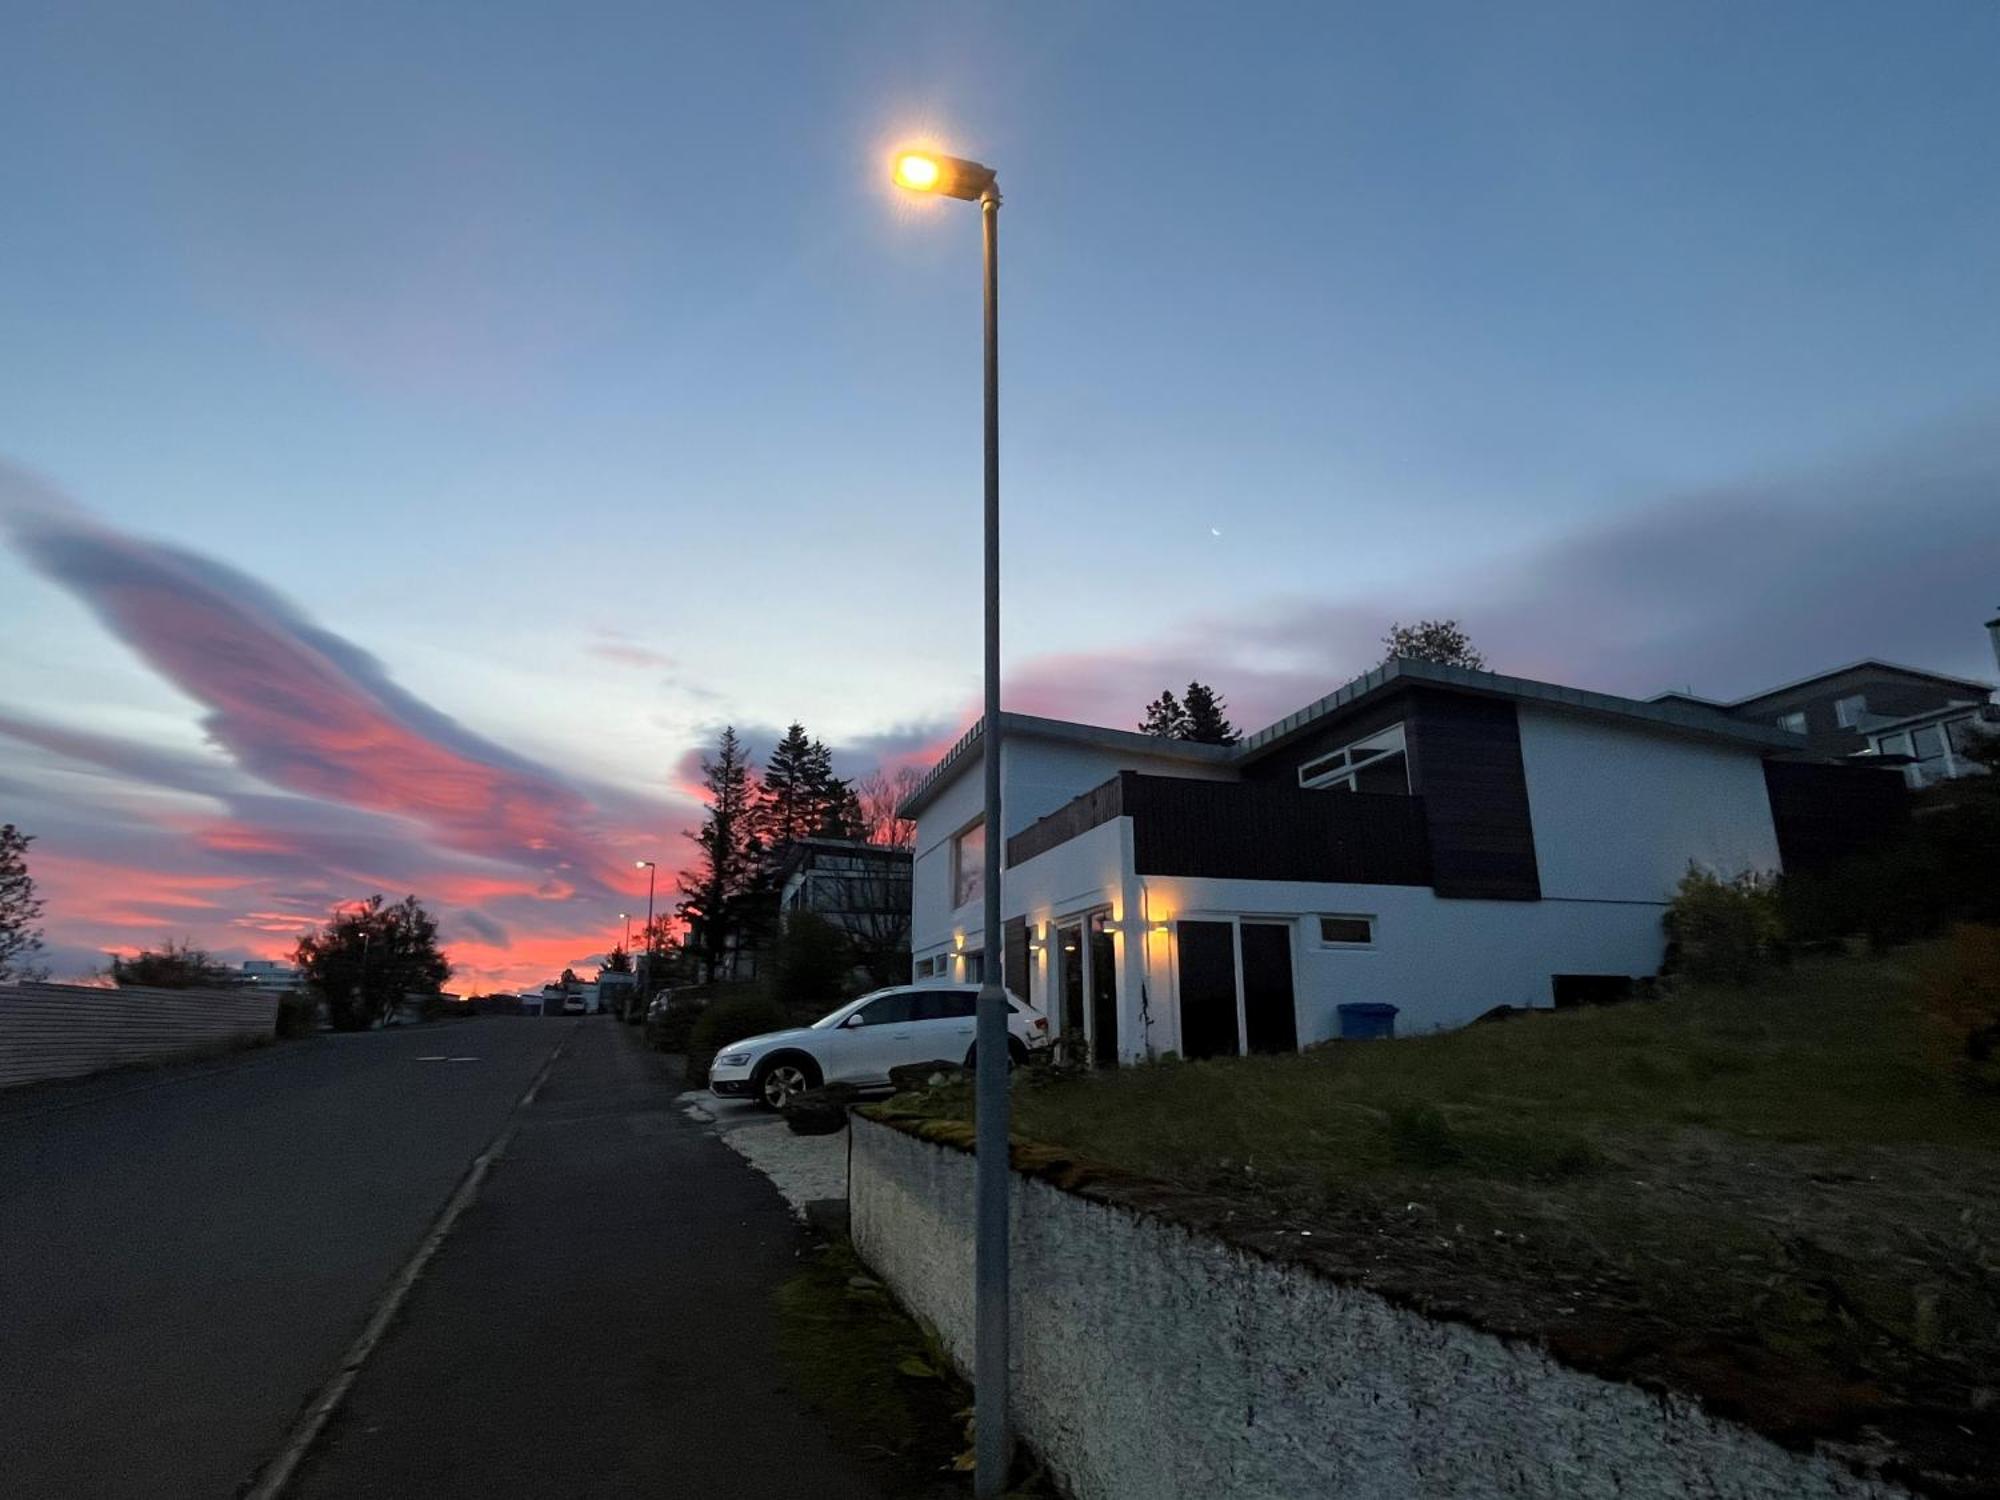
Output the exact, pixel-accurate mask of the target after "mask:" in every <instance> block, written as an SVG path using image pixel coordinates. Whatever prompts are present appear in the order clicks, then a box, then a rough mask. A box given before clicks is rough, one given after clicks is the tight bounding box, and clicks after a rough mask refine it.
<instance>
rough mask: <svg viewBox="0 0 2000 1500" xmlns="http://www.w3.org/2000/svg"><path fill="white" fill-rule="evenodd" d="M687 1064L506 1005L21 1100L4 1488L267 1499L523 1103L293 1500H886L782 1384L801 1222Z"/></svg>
mask: <svg viewBox="0 0 2000 1500" xmlns="http://www.w3.org/2000/svg"><path fill="white" fill-rule="evenodd" d="M566 1038H567V1039H568V1042H569V1045H568V1047H567V1048H566V1049H565V1050H564V1052H563V1053H562V1055H561V1057H560V1058H559V1060H558V1061H557V1062H556V1064H555V1066H554V1068H553V1070H552V1072H551V1073H550V1075H549V1078H548V1081H547V1083H546V1084H545V1086H544V1088H543V1090H542V1092H541V1094H540V1096H539V1097H538V1099H537V1100H536V1102H535V1104H534V1105H532V1106H531V1107H529V1108H528V1109H526V1110H523V1111H521V1112H519V1113H518V1114H515V1113H514V1107H515V1104H516V1102H517V1101H518V1100H519V1099H520V1097H521V1095H522V1094H523V1092H524V1091H525V1090H526V1089H527V1088H528V1087H529V1085H530V1083H531V1082H532V1081H533V1080H534V1078H535V1077H536V1076H537V1074H538V1073H539V1072H540V1070H541V1068H542V1066H543V1064H544V1063H545V1062H546V1061H547V1060H548V1058H549V1056H550V1054H551V1053H552V1052H553V1051H554V1050H555V1049H556V1047H557V1046H558V1045H559V1044H561V1043H562V1042H564V1040H565V1039H566ZM665 1067H666V1064H665V1062H664V1060H663V1059H659V1058H656V1057H653V1056H652V1055H650V1054H647V1053H644V1052H642V1051H640V1050H639V1049H638V1048H637V1047H636V1046H634V1044H633V1039H632V1037H631V1036H630V1033H629V1032H628V1031H627V1030H626V1029H625V1028H622V1027H619V1026H617V1025H616V1023H614V1022H612V1021H611V1020H609V1019H608V1018H598V1017H592V1018H590V1019H588V1020H581V1021H578V1020H567V1019H547V1020H532V1019H520V1018H509V1017H494V1018H490V1019H482V1020H477V1021H467V1022H457V1023H447V1024H441V1025H433V1026H425V1027H416V1028H411V1029H409V1030H407V1031H392V1032H377V1033H368V1034H362V1035H357V1036H325V1037H318V1038H314V1039H312V1040H309V1041H304V1042H298V1043H293V1044H288V1045H285V1046H283V1047H279V1048H274V1049H272V1050H270V1051H268V1052H262V1053H258V1054H254V1055H252V1056H250V1057H248V1058H246V1059H238V1060H234V1061H231V1062H229V1063H225V1064H221V1065H207V1066H199V1067H194V1068H189V1069H182V1070H177V1071H173V1072H169V1073H164V1074H160V1075H152V1076H143V1075H142V1076H137V1077H126V1078H123V1079H111V1080H105V1081H103V1082H102V1083H99V1084H92V1085H84V1086H81V1087H77V1088H70V1089H59V1090H53V1091H49V1092H45V1093H36V1094H34V1095H31V1096H29V1097H26V1098H13V1099H9V1100H7V1101H5V1102H4V1103H0V1491H4V1493H5V1494H6V1495H7V1496H9V1497H10V1500H13V1497H20V1500H39V1497H43V1496H48V1497H58V1496H60V1497H63V1500H96V1497H103V1500H122V1497H126V1496H134V1497H138V1496H144V1497H148V1500H173V1497H181V1496H186V1497H191V1500H192V1497H200V1500H226V1497H229V1496H232V1495H234V1494H236V1493H237V1492H238V1491H239V1490H240V1489H241V1488H242V1487H243V1485H244V1484H245V1482H246V1481H247V1480H248V1479H249V1478H250V1477H251V1475H252V1474H253V1473H254V1472H255V1471H256V1470H257V1469H258V1467H259V1466H260V1465H261V1464H263V1463H264V1462H266V1461H267V1460H268V1459H269V1458H270V1457H271V1456H272V1454H273V1453H274V1452H276V1451H277V1450H278V1449H279V1447H280V1446H281V1444H282V1442H283V1440H284V1438H285V1435H286V1433H287V1432H288V1430H289V1429H290V1428H291V1427H292V1424H293V1423H294V1421H295V1420H296V1418H297V1417H298V1415H299V1412H300V1411H301V1409H302V1407H303V1406H304V1404H305V1403H306V1402H307V1401H308V1399H309V1397H310V1396H311V1395H312V1394H313V1393H314V1392H315V1391H316V1390H318V1389H319V1388H320V1386H321V1385H322V1383H323V1382H324V1381H325V1380H326V1379H327V1377H328V1376H329V1375H330V1374H331V1373H332V1371H333V1369H334V1368H335V1366H336V1365H337V1363H338V1361H339V1358H340V1355H341V1354H342V1352H343V1351H344V1350H345V1349H346V1348H347V1346H348V1344H349V1343H350V1341H351V1340H352V1339H353V1337H354V1335H355V1334H356V1332H357V1331H358V1330H359V1329H360V1327H361V1326H362V1325H363V1323H364V1322H365V1320H366V1318H367V1317H368V1315H369V1313H370V1311H371V1309H372V1307H373V1305H374V1304H375V1302H376V1300H377V1298H378V1297H379V1295H380V1294H381V1292H382V1291H383V1289H384V1288H385V1287H386V1286H387V1285H388V1284H389V1283H390V1282H391V1281H392V1280H393V1279H394V1278H395V1276H396V1274H397V1272H398V1270H399V1269H400V1268H401V1267H402V1266H403V1264H404V1263H405V1262H406V1261H407V1260H408V1258H409V1257H410V1255H411V1254H412V1252H413V1251H414V1250H415V1249H416V1247H417V1246H418V1245H419V1244H420V1243H421V1241H422V1240H423V1238H424V1235H425V1232H426V1231H427V1230H428V1229H429V1227H430V1226H431V1224H432V1222H433V1221H434V1219H435V1218H436V1216H437V1214H438V1211H439V1210H440V1208H441V1207H442V1206H443V1205H444V1203H445V1202H446V1200H447V1199H448V1198H449V1197H450V1195H451V1193H452V1191H453V1189H454V1187H456V1186H457V1184H458V1183H459V1181H460V1180H461V1179H462V1178H463V1176H464V1174H465V1172H466V1169H467V1167H468V1166H469V1164H470V1163H471V1162H472V1160H473V1159H474V1158H475V1157H476V1156H478V1154H479V1153H480V1152H481V1151H483V1150H485V1149H486V1148H487V1147H488V1146H489V1145H491V1144H492V1142H493V1141H494V1139H495V1138H496V1137H497V1136H498V1135H499V1134H500V1133H501V1132H502V1131H503V1130H504V1129H506V1128H507V1126H508V1124H509V1122H510V1117H511V1119H512V1123H513V1125H514V1128H515V1134H514V1136H513V1138H512V1143H511V1144H510V1146H509V1149H508V1150H507V1152H506V1153H505V1154H504V1155H503V1156H502V1157H501V1158H500V1160H499V1161H498V1163H497V1164H496V1165H495V1166H494V1168H493V1170H492V1171H491V1172H490V1174H489V1175H488V1176H487V1178H486V1180H485V1183H484V1185H483V1186H482V1188H481V1191H480V1194H479V1196H478V1197H477V1198H476V1199H475V1200H474V1201H473V1204H472V1206H471V1207H470V1208H469V1209H468V1210H467V1211H466V1212H465V1214H464V1215H463V1216H462V1217H461V1218H460V1219H459V1221H458V1223H457V1226H456V1228H455V1229H454V1231H453V1233H452V1234H451V1236H450V1237H449V1238H448V1239H447V1240H446V1241H445V1243H444V1245H443V1248H442V1249H441V1250H440V1251H439V1252H438V1254H437V1256H436V1257H435V1258H434V1259H433V1260H432V1261H431V1262H430V1264H429V1267H428V1269H427V1270H426V1272H425V1274H424V1276H423V1278H422V1279H421V1280H420V1281H419V1282H418V1283H417V1286H416V1289H415V1291H414V1292H413V1293H412V1295H411V1296H410V1299H409V1301H408V1302H407V1303H406V1304H405V1306H404V1308H403V1313H402V1316H401V1317H400V1318H399V1320H398V1322H397V1324H396V1326H395V1328H394V1329H393V1330H392V1331H391V1333H390V1335H389V1336H388V1338H387V1339H385V1340H384V1341H383V1342H382V1344H380V1345H379V1346H378V1347H377V1349H376V1350H375V1352H374V1355H373V1357H372V1358H371V1359H370V1361H369V1363H368V1364H367V1366H366V1367H365V1368H364V1369H363V1371H362V1372H361V1375H360V1377H359V1379H358V1380H357V1381H356V1383H355V1386H354V1388H353V1390H352V1391H351V1393H350V1396H349V1399H348V1402H347V1404H346V1406H345V1407H344V1409H343V1411H342V1412H341V1414H340V1415H338V1416H337V1417H336V1418H335V1421H334V1423H333V1425H332V1426H331V1427H330V1428H329V1431H328V1433H327V1437H326V1440H325V1442H323V1443H322V1444H321V1446H320V1447H319V1449H317V1450H316V1451H315V1452H314V1454H313V1455H312V1456H310V1457H309V1458H308V1459H307V1461H306V1463H305V1465H304V1466H303V1467H302V1469H301V1471H300V1473H299V1475H298V1477H297V1479H296V1480H295V1482H294V1484H293V1486H292V1489H291V1490H290V1491H289V1492H288V1493H293V1494H301V1495H327V1496H332V1495H340V1496H348V1495H376V1494H379V1495H411V1494H423V1495H426V1496H437V1497H450V1496H455V1495H461V1494H463V1495H474V1494H477V1495H481V1496H509V1495H522V1496H527V1495H534V1496H537V1497H543V1496H558V1495H560V1496H587V1495H625V1494H635V1495H636V1494H642V1493H643V1494H646V1495H648V1496H674V1495H680V1494H684V1493H685V1494H688V1495H695V1494H701V1495H703V1496H704V1497H713V1496H714V1495H716V1494H718V1493H721V1494H756V1493H765V1492H767V1491H768V1492H771V1493H776V1492H780V1491H783V1492H786V1493H790V1494H794V1495H808V1496H810V1495H825V1496H829V1497H832V1496H848V1495H863V1494H867V1493H870V1491H869V1490H868V1488H867V1487H866V1485H865V1483H864V1481H863V1480H862V1479H861V1478H860V1477H859V1476H857V1475H855V1474H853V1473H851V1472H850V1471H849V1470H848V1469H847V1468H846V1467H845V1466H844V1465H843V1464H842V1463H841V1461H840V1460H838V1459H837V1458H836V1457H835V1456H834V1455H833V1454H832V1452H831V1450H830V1449H829V1448H828V1446H827V1444H826V1440H825V1435H824V1433H823V1432H822V1431H821V1429H820V1428H819V1426H818V1425H817V1423H816V1422H815V1420H814V1419H813V1418H811V1417H810V1416H808V1415H806V1414H805V1413H804V1411H803V1409H802V1407H801V1406H800V1404H799V1403H798V1402H797V1401H796V1400H795V1399H794V1398H793V1397H792V1396H790V1395H789V1394H788V1393H787V1392H786V1391H785V1390H784V1389H783V1386H782V1380H781V1377H780V1375H779V1373H778V1366H777V1362H776V1357H775V1352H774V1350H773V1348H772V1330H771V1311H770V1303H771V1298H770V1293H771V1290H772V1288H773V1287H774V1286H775V1285H776V1283H777V1281H778V1280H779V1279H781V1278H782V1276H783V1275H784V1274H785V1273H786V1272H787V1271H788V1270H789V1268H790V1266H791V1264H792V1263H793V1257H794V1255H795V1254H796V1253H797V1249H798V1238H797V1232H796V1230H795V1229H794V1228H793V1225H792V1223H791V1220H790V1219H789V1217H788V1216H787V1215H786V1214H785V1212H784V1210H783V1208H782V1206H781V1205H780V1203H779V1200H778V1198H777V1195H776V1194H775V1192H774V1191H773V1190H772V1189H771V1188H770V1187H769V1185H768V1184H767V1183H765V1182H764V1181H763V1180H762V1179H761V1178H759V1177H757V1176H756V1175H755V1174H754V1173H752V1172H750V1171H748V1169H747V1168H745V1167H744V1166H743V1165H742V1163H740V1162H739V1161H737V1160H736V1158H735V1157H734V1156H733V1155H732V1154H731V1153H730V1152H729V1151H728V1150H727V1149H726V1148H724V1147H723V1146H721V1145H720V1143H718V1142H717V1141H715V1140H714V1139H713V1138H711V1137H709V1136H708V1135H706V1134H705V1133H703V1132H702V1131H700V1130H699V1129H698V1128H696V1127H695V1126H694V1125H693V1124H692V1123H691V1122H688V1121H686V1120H684V1119H682V1118H680V1117H679V1116H678V1115H676V1114H675V1113H673V1111H672V1109H671V1097H672V1082H673V1080H672V1079H671V1078H669V1077H667V1076H666V1075H665V1073H664V1071H663V1070H664V1068H665ZM751 1433H754V1434H755V1436H754V1437H750V1434H751ZM746 1438H749V1440H748V1441H745V1439H746ZM774 1449H777V1450H780V1451H774ZM798 1465H803V1466H804V1468H803V1469H801V1468H800V1467H798ZM781 1470H782V1471H783V1472H784V1473H785V1474H786V1475H787V1476H788V1478H787V1482H785V1483H783V1484H779V1483H776V1482H775V1480H776V1478H777V1477H778V1475H779V1473H780V1471H781Z"/></svg>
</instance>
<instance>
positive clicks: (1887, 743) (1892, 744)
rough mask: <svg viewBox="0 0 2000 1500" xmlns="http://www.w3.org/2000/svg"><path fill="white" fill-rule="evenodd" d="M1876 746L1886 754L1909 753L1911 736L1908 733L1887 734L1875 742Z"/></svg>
mask: <svg viewBox="0 0 2000 1500" xmlns="http://www.w3.org/2000/svg"><path fill="white" fill-rule="evenodd" d="M1875 748H1876V749H1878V750H1880V751H1881V752H1882V753H1883V754H1884V755H1908V754H1909V753H1910V737H1909V736H1908V735H1907V734H1885V735H1883V736H1882V738H1880V739H1879V740H1877V741H1876V742H1875Z"/></svg>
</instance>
